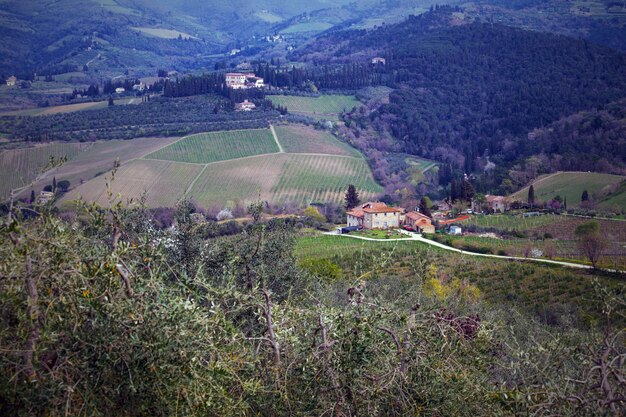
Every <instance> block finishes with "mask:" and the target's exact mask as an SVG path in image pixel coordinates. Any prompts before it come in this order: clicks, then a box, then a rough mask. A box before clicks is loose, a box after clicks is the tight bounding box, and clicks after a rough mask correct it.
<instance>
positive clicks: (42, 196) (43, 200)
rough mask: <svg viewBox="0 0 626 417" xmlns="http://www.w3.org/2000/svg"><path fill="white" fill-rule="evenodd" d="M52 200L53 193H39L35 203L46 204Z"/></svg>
mask: <svg viewBox="0 0 626 417" xmlns="http://www.w3.org/2000/svg"><path fill="white" fill-rule="evenodd" d="M53 198H54V193H53V192H51V191H41V192H40V193H39V198H38V199H37V202H38V203H39V204H48V202H50V201H51V200H52V199H53Z"/></svg>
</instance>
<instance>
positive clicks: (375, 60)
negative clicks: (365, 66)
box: [372, 57, 387, 65]
mask: <svg viewBox="0 0 626 417" xmlns="http://www.w3.org/2000/svg"><path fill="white" fill-rule="evenodd" d="M386 63H387V60H386V59H385V58H381V57H376V58H372V64H373V65H385V64H386Z"/></svg>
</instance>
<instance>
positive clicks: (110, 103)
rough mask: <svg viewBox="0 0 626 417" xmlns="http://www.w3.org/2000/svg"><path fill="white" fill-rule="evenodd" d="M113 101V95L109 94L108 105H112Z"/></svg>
mask: <svg viewBox="0 0 626 417" xmlns="http://www.w3.org/2000/svg"><path fill="white" fill-rule="evenodd" d="M114 105H115V102H114V101H113V97H111V96H109V107H110V106H114Z"/></svg>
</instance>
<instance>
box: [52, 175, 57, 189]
mask: <svg viewBox="0 0 626 417" xmlns="http://www.w3.org/2000/svg"><path fill="white" fill-rule="evenodd" d="M56 190H57V177H52V192H53V193H54V192H56Z"/></svg>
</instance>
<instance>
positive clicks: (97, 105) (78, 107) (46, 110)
mask: <svg viewBox="0 0 626 417" xmlns="http://www.w3.org/2000/svg"><path fill="white" fill-rule="evenodd" d="M135 101H136V102H137V103H139V102H140V99H132V98H124V99H119V100H115V105H117V106H123V105H127V104H132V103H133V102H135ZM108 105H109V102H108V101H90V102H88V103H77V104H65V105H62V106H51V107H37V108H34V109H25V110H16V111H10V112H5V113H1V114H0V116H46V115H50V114H58V113H73V112H76V111H82V110H94V109H103V108H105V107H107V106H108Z"/></svg>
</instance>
